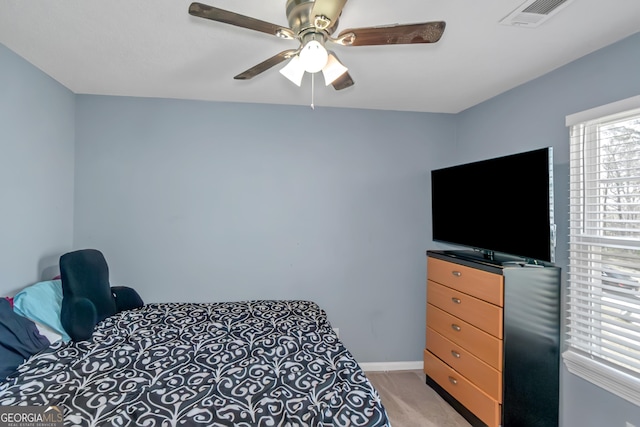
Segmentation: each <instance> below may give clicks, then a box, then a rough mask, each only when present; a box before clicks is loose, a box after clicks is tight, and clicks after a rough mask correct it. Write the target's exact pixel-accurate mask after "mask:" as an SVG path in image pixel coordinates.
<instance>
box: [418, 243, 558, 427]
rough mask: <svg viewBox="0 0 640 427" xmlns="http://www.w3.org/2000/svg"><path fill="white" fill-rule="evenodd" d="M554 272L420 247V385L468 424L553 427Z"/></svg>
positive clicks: (555, 402) (555, 359) (555, 416)
mask: <svg viewBox="0 0 640 427" xmlns="http://www.w3.org/2000/svg"><path fill="white" fill-rule="evenodd" d="M559 306H560V270H559V269H558V268H557V267H554V266H552V265H545V266H538V267H529V266H522V265H521V264H518V263H515V262H507V261H504V260H501V261H500V260H485V259H484V258H482V255H481V254H479V253H476V252H462V251H446V252H445V251H428V252H427V334H426V348H425V351H424V372H425V374H426V375H427V383H428V384H429V385H430V386H432V387H433V388H434V389H435V390H436V391H437V392H438V393H439V394H440V395H441V396H442V397H444V398H445V400H447V401H448V402H449V403H451V404H452V406H453V407H454V408H456V410H458V412H460V413H461V414H462V415H463V416H464V417H465V418H466V419H467V420H468V421H469V422H470V423H471V424H472V425H474V426H489V427H499V426H504V427H512V426H513V427H515V426H541V427H542V426H544V427H548V426H556V425H558V409H559V406H558V398H559V344H560V342H559V340H560V310H559V308H560V307H559Z"/></svg>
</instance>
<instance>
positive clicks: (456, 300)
mask: <svg viewBox="0 0 640 427" xmlns="http://www.w3.org/2000/svg"><path fill="white" fill-rule="evenodd" d="M451 301H453V302H454V303H455V304H462V300H461V299H460V298H456V297H453V298H451Z"/></svg>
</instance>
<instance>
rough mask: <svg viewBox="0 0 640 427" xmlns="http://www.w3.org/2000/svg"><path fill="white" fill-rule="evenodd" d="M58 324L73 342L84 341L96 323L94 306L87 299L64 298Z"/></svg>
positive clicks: (96, 316)
mask: <svg viewBox="0 0 640 427" xmlns="http://www.w3.org/2000/svg"><path fill="white" fill-rule="evenodd" d="M60 322H61V323H62V327H63V328H64V330H65V331H67V334H69V337H71V339H72V340H73V341H86V340H88V339H89V338H91V335H92V334H93V330H94V328H95V327H96V324H97V323H98V312H97V310H96V306H95V305H93V303H92V302H91V301H90V300H89V299H88V298H82V297H71V298H65V299H63V300H62V307H61V309H60Z"/></svg>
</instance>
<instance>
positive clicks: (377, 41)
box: [331, 21, 446, 46]
mask: <svg viewBox="0 0 640 427" xmlns="http://www.w3.org/2000/svg"><path fill="white" fill-rule="evenodd" d="M445 26H446V23H445V22H444V21H434V22H424V23H421V24H407V25H388V26H384V27H364V28H350V29H347V30H344V31H342V32H341V33H340V34H339V35H338V37H337V38H336V39H335V40H334V39H332V40H331V41H333V42H335V43H338V44H342V45H345V46H375V45H385V44H412V43H435V42H437V41H438V40H440V37H442V33H443V32H444V28H445Z"/></svg>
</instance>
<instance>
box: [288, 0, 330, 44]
mask: <svg viewBox="0 0 640 427" xmlns="http://www.w3.org/2000/svg"><path fill="white" fill-rule="evenodd" d="M314 4H315V1H314V0H287V7H286V11H287V21H288V22H289V28H291V29H292V30H293V32H294V33H295V34H296V35H298V36H299V37H301V38H302V36H304V34H305V33H308V32H314V33H319V32H323V33H325V34H326V35H327V36H329V35H331V34H333V33H334V32H335V30H336V28H338V21H339V19H336V20H334V21H333V22H331V21H328V26H326V27H325V28H319V27H318V26H316V25H317V24H319V23H322V25H323V26H325V25H326V21H324V20H323V19H322V18H323V17H319V18H318V20H316V17H315V16H311V11H312V10H313V6H314ZM317 21H318V22H317Z"/></svg>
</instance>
